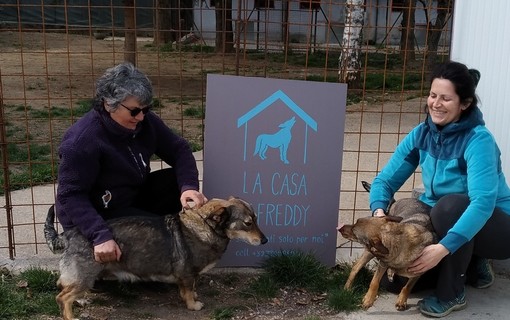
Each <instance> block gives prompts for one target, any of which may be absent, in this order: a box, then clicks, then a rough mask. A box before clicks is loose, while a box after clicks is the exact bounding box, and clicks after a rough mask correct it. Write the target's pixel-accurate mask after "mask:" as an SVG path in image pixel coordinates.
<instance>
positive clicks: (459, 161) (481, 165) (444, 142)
mask: <svg viewBox="0 0 510 320" xmlns="http://www.w3.org/2000/svg"><path fill="white" fill-rule="evenodd" d="M418 165H419V166H420V167H421V172H422V173H421V175H422V181H423V185H424V188H425V193H424V194H422V195H421V196H420V200H422V201H423V202H425V203H426V204H428V205H430V206H434V205H435V204H436V202H437V200H438V199H440V198H441V197H442V196H445V195H448V194H454V193H460V194H466V195H468V196H469V199H470V205H469V206H468V208H467V209H466V211H465V212H464V213H463V214H462V216H461V217H460V219H459V220H458V221H457V223H455V225H454V226H453V227H452V228H451V229H450V230H449V231H448V233H447V235H446V236H445V237H444V238H443V239H441V240H440V243H441V244H442V245H444V246H445V247H446V248H447V249H448V250H449V251H450V253H454V252H455V251H456V250H457V249H459V248H460V247H461V246H462V245H463V244H465V243H466V242H468V241H470V240H471V239H472V238H473V237H474V236H475V235H476V234H477V233H478V231H480V229H481V228H482V227H483V226H484V225H485V223H486V222H487V220H488V219H489V218H490V216H491V215H492V213H493V211H494V208H495V207H498V208H500V209H502V210H503V211H504V212H506V213H508V214H510V189H509V187H508V185H507V183H506V180H505V176H504V173H503V172H502V170H501V153H500V150H499V148H498V146H497V144H496V141H495V140H494V137H493V136H492V134H491V133H490V132H489V130H488V129H487V128H486V127H485V123H484V121H483V116H482V113H481V111H480V110H479V109H478V107H474V110H472V112H470V113H469V114H466V115H464V116H463V117H461V119H460V120H459V121H458V122H454V123H450V124H448V125H446V126H445V127H443V128H441V129H440V128H438V127H437V126H436V125H435V124H434V123H433V122H432V120H431V119H430V117H427V119H426V121H425V122H423V123H421V124H419V125H418V126H417V127H415V128H414V129H413V130H412V131H411V132H410V133H409V134H408V135H407V136H406V137H405V138H404V140H402V142H401V143H400V144H399V145H398V146H397V148H396V150H395V152H394V154H393V155H392V157H391V158H390V160H389V162H388V163H387V164H386V166H385V167H384V168H383V170H382V171H381V172H380V173H379V174H378V175H377V176H376V178H375V179H374V181H373V183H372V187H371V190H370V209H371V210H372V211H373V210H375V209H378V208H387V207H388V204H389V201H390V199H391V198H392V197H393V195H394V194H395V192H397V190H399V188H400V187H401V186H402V185H403V184H404V182H405V181H406V180H407V179H408V178H409V177H410V176H411V175H412V174H413V173H414V171H415V170H416V168H417V167H418ZM508 231H509V232H510V230H508Z"/></svg>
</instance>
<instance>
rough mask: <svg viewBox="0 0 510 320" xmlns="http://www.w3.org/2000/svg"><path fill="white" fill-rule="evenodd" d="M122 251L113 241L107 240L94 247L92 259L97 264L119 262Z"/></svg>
mask: <svg viewBox="0 0 510 320" xmlns="http://www.w3.org/2000/svg"><path fill="white" fill-rule="evenodd" d="M121 255H122V251H120V248H119V246H118V245H117V242H115V240H108V241H106V242H103V243H101V244H98V245H97V246H94V259H95V260H96V261H97V262H99V263H107V262H112V261H119V260H120V256H121Z"/></svg>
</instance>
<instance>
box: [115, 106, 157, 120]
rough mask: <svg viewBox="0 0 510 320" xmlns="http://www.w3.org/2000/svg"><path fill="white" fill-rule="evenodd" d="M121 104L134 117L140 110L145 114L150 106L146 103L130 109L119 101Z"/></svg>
mask: <svg viewBox="0 0 510 320" xmlns="http://www.w3.org/2000/svg"><path fill="white" fill-rule="evenodd" d="M119 104H120V105H121V106H123V107H124V108H126V109H128V110H129V112H130V113H131V116H132V117H136V116H137V115H138V114H139V113H140V112H141V113H143V114H144V115H145V114H147V112H149V111H150V110H151V108H152V105H147V106H145V107H143V108H138V107H134V108H132V109H130V108H128V107H126V106H125V105H123V104H122V103H119Z"/></svg>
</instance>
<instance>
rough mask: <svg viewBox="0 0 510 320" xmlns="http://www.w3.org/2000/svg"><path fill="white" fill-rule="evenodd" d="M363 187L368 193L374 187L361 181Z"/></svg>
mask: <svg viewBox="0 0 510 320" xmlns="http://www.w3.org/2000/svg"><path fill="white" fill-rule="evenodd" d="M361 185H363V189H365V190H366V191H367V192H370V187H371V186H372V185H371V184H370V183H368V182H367V181H361Z"/></svg>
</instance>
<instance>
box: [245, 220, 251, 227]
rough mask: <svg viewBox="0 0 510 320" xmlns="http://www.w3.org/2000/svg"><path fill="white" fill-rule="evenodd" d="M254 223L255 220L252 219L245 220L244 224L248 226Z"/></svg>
mask: <svg viewBox="0 0 510 320" xmlns="http://www.w3.org/2000/svg"><path fill="white" fill-rule="evenodd" d="M252 224H253V222H251V221H245V222H244V225H245V226H247V227H251V225H252Z"/></svg>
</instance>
